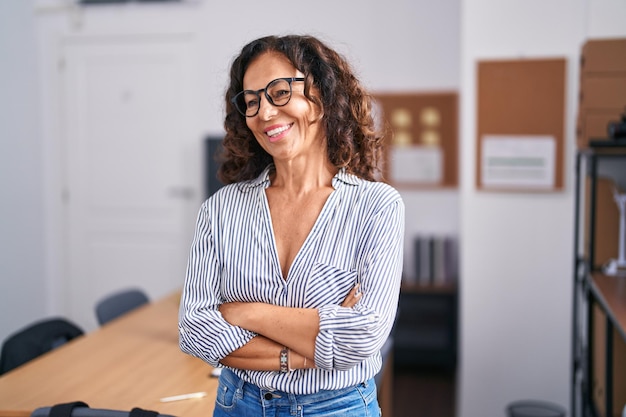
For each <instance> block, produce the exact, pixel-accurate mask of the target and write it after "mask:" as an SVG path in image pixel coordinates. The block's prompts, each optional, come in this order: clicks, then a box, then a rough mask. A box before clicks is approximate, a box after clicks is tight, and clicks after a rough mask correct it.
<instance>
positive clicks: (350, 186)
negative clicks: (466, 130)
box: [179, 36, 404, 417]
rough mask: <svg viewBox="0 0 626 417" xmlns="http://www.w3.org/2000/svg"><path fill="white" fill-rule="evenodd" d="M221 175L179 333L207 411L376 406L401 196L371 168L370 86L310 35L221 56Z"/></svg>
mask: <svg viewBox="0 0 626 417" xmlns="http://www.w3.org/2000/svg"><path fill="white" fill-rule="evenodd" d="M224 124H225V128H226V136H225V138H224V141H223V147H224V156H223V163H222V165H221V167H220V178H221V180H222V181H223V182H224V183H227V184H229V185H227V186H225V187H223V188H222V189H220V190H219V191H218V192H217V193H216V194H215V195H213V196H212V197H211V198H209V199H208V200H207V201H206V202H205V203H204V204H203V205H202V207H201V209H200V213H199V216H198V223H197V228H196V232H195V235H194V239H193V243H192V248H191V253H190V257H189V264H188V269H187V277H186V280H185V285H184V289H183V295H182V299H181V312H180V323H179V329H180V346H181V349H182V350H183V351H184V352H186V353H188V354H191V355H193V356H197V357H199V358H201V359H203V360H205V361H206V362H208V363H209V364H211V365H213V366H215V367H224V368H223V370H222V373H221V376H220V385H219V388H218V392H217V400H216V405H215V411H214V416H254V417H258V416H263V415H272V416H274V415H277V416H278V415H285V416H287V415H289V416H291V415H292V414H290V413H291V412H295V413H297V415H302V414H304V415H306V416H317V415H323V416H335V415H337V416H339V415H341V416H342V417H350V416H378V415H380V411H379V408H378V404H377V400H376V387H375V384H374V382H373V377H374V375H376V373H378V372H379V370H380V368H381V357H380V353H379V350H380V348H381V346H382V345H383V344H384V342H385V340H386V338H387V336H388V335H389V332H390V330H391V327H392V324H393V321H394V318H395V313H396V307H397V302H398V294H399V288H400V275H401V268H402V242H403V233H404V230H403V229H404V206H403V203H402V200H401V199H400V196H399V194H398V193H397V192H396V191H395V190H394V189H393V188H391V187H390V186H389V185H387V184H384V183H382V182H376V181H375V176H376V175H377V170H376V167H377V162H378V160H379V159H380V156H381V152H382V140H383V139H382V135H380V134H378V133H377V132H376V129H375V127H374V121H373V118H372V115H371V100H370V97H369V96H368V95H367V94H366V93H365V91H364V90H363V89H362V87H361V86H360V84H359V82H358V80H357V79H356V78H355V76H354V75H353V73H352V71H351V69H350V66H349V65H348V64H347V63H346V62H345V61H344V59H343V58H342V57H341V56H340V55H339V54H337V53H336V52H335V51H333V50H331V49H330V48H328V47H327V46H326V45H324V44H323V43H322V42H320V41H319V40H318V39H316V38H313V37H309V36H284V37H272V36H271V37H265V38H261V39H258V40H255V41H253V42H251V43H250V44H248V45H246V46H245V47H244V48H243V49H242V51H241V53H240V55H239V56H238V57H237V58H236V59H235V60H234V62H233V64H232V67H231V71H230V85H229V87H228V90H227V92H226V119H225V123H224Z"/></svg>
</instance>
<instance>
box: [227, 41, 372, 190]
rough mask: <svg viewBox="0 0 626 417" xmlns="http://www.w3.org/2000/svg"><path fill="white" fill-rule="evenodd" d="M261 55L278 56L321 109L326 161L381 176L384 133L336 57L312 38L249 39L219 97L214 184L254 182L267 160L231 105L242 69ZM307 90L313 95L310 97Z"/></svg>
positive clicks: (240, 87) (364, 95)
mask: <svg viewBox="0 0 626 417" xmlns="http://www.w3.org/2000/svg"><path fill="white" fill-rule="evenodd" d="M266 52H276V53H280V54H282V55H284V56H285V57H286V58H287V59H288V60H289V61H290V62H291V63H292V65H293V66H294V67H295V68H296V69H298V70H299V71H300V72H302V73H303V74H304V76H305V88H304V95H305V96H306V97H307V98H308V99H309V100H311V101H312V102H314V103H315V104H317V105H318V106H320V107H321V109H322V113H323V116H322V123H323V125H324V129H325V132H326V136H327V150H328V157H329V159H330V162H331V163H332V164H333V165H334V166H335V167H337V168H344V167H345V168H346V170H347V172H349V173H351V174H354V175H357V176H359V177H361V178H364V179H367V180H372V181H373V180H376V176H377V174H378V173H380V172H381V169H380V166H379V163H380V162H381V161H382V150H383V143H384V132H382V131H379V130H378V129H377V126H376V124H375V121H374V118H373V116H372V97H371V96H370V95H369V94H368V93H367V92H366V91H365V89H364V88H363V87H362V86H361V84H360V82H359V80H358V79H357V78H356V76H355V75H354V73H353V71H352V68H351V66H350V65H349V64H348V62H347V61H346V60H345V59H344V58H343V57H342V56H341V55H339V54H338V53H337V52H335V51H334V50H332V49H331V48H329V47H328V46H326V45H325V44H324V43H322V42H321V41H320V40H319V39H317V38H315V37H313V36H299V35H288V36H281V37H278V36H267V37H263V38H260V39H257V40H254V41H252V42H250V43H249V44H247V45H246V46H244V47H243V49H242V50H241V53H240V54H239V56H237V57H236V58H235V59H234V61H233V63H232V66H231V69H230V85H229V86H228V89H227V91H226V97H225V99H226V100H225V101H226V118H225V120H224V128H225V129H226V136H225V137H224V140H223V142H222V152H221V154H220V155H219V157H218V160H219V162H220V163H221V165H220V167H219V169H218V176H219V178H220V180H221V181H222V182H223V183H225V184H229V183H233V182H238V181H244V180H250V179H253V178H256V177H257V176H258V175H259V174H260V173H261V172H262V171H263V169H265V168H266V167H267V166H268V165H269V164H270V163H271V162H272V157H271V155H269V154H268V153H267V152H266V151H265V150H264V149H263V148H262V147H261V146H260V145H259V143H258V142H257V141H256V139H255V138H254V136H253V134H252V132H251V131H250V130H249V129H248V127H247V125H246V121H245V117H244V116H243V115H241V114H240V113H239V112H238V111H237V110H236V108H235V106H234V105H233V103H232V102H231V99H232V97H234V96H235V95H236V94H237V93H239V92H240V91H242V90H243V77H244V74H245V72H246V70H247V69H248V66H249V65H250V64H251V63H252V61H254V60H255V59H256V58H257V57H259V56H260V55H262V54H264V53H266ZM312 86H314V87H315V88H316V89H317V91H319V94H316V95H312V94H311V87H312ZM318 95H319V97H317V96H318Z"/></svg>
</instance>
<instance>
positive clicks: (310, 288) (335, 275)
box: [304, 263, 357, 308]
mask: <svg viewBox="0 0 626 417" xmlns="http://www.w3.org/2000/svg"><path fill="white" fill-rule="evenodd" d="M356 283H357V271H356V270H345V269H340V268H337V267H335V266H332V265H327V264H323V263H316V264H315V265H313V269H312V270H311V273H310V274H309V277H308V279H307V284H306V292H305V297H304V298H305V301H304V304H305V305H304V307H306V308H317V307H321V306H324V305H330V304H335V305H339V304H341V302H342V301H343V300H344V299H345V298H346V295H348V293H349V292H350V290H351V289H352V288H353V287H354V285H355V284H356Z"/></svg>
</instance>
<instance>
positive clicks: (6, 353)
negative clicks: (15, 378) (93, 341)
mask: <svg viewBox="0 0 626 417" xmlns="http://www.w3.org/2000/svg"><path fill="white" fill-rule="evenodd" d="M83 333H84V332H83V330H82V329H81V328H79V327H78V326H76V325H75V324H74V323H72V322H70V321H68V320H66V319H63V318H56V317H55V318H49V319H44V320H40V321H37V322H34V323H32V324H30V325H28V326H26V327H24V328H22V329H21V330H19V331H17V332H16V333H14V334H12V335H10V336H9V337H7V338H6V339H5V341H4V342H3V344H2V352H1V353H0V375H1V374H4V373H5V372H8V371H10V370H12V369H14V368H17V367H18V366H20V365H22V364H24V363H26V362H28V361H30V360H31V359H35V358H36V357H38V356H40V355H43V354H44V353H46V352H49V351H51V350H53V349H56V348H57V347H59V346H61V345H62V344H64V343H66V342H69V341H70V340H72V339H74V338H76V337H78V336H81V335H82V334H83Z"/></svg>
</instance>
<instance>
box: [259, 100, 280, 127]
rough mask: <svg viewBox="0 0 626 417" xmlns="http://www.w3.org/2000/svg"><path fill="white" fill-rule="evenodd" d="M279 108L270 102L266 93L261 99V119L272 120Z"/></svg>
mask: <svg viewBox="0 0 626 417" xmlns="http://www.w3.org/2000/svg"><path fill="white" fill-rule="evenodd" d="M276 111H277V108H276V106H274V105H273V104H272V103H270V102H269V100H268V99H267V97H265V95H262V96H261V100H259V117H260V118H261V120H264V121H266V120H270V119H271V118H272V117H273V116H274V115H275V114H276Z"/></svg>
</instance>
